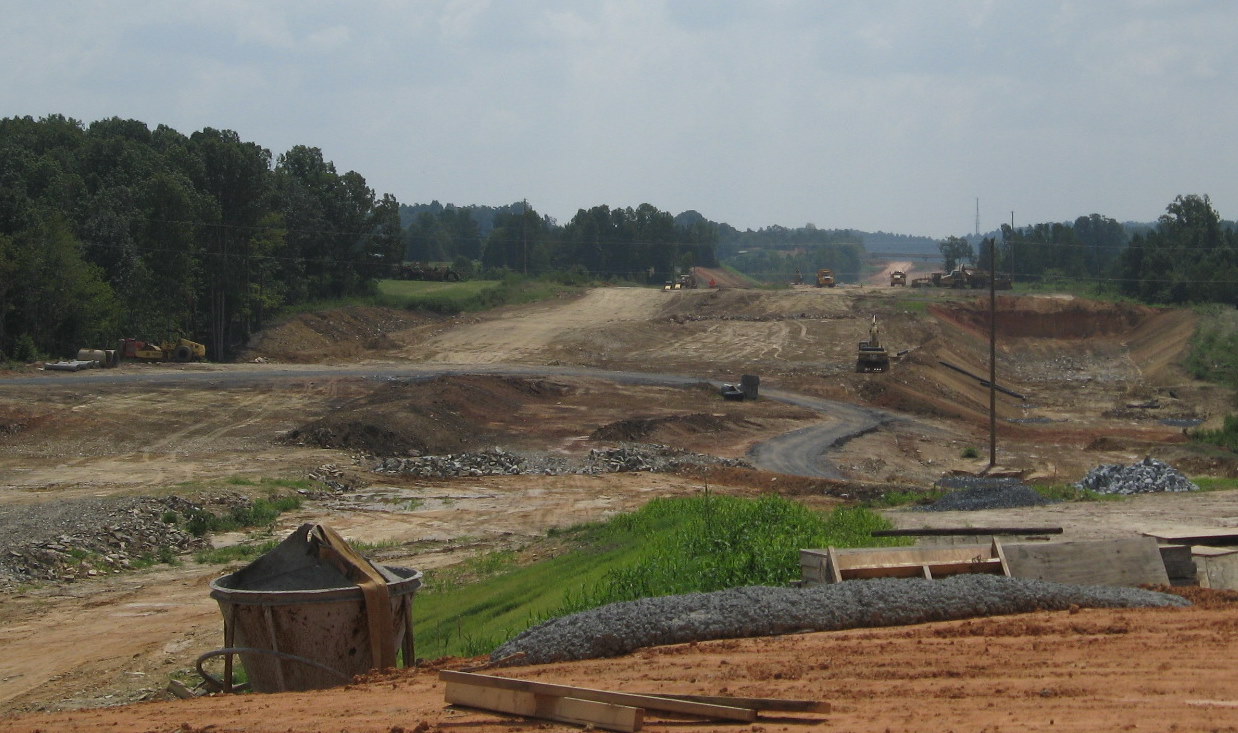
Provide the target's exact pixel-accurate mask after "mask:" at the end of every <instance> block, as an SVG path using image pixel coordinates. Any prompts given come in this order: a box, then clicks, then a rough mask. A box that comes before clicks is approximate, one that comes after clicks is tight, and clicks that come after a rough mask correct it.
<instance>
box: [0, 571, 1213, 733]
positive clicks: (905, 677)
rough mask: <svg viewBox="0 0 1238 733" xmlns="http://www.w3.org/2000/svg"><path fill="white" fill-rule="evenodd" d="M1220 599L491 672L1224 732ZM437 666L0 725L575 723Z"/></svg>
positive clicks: (650, 688) (829, 725) (882, 710)
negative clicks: (479, 707) (491, 708)
mask: <svg viewBox="0 0 1238 733" xmlns="http://www.w3.org/2000/svg"><path fill="white" fill-rule="evenodd" d="M1230 598H1231V600H1223V599H1218V600H1216V601H1214V602H1213V603H1214V607H1204V608H1200V607H1194V608H1188V609H1173V610H1145V611H1138V612H1135V611H1102V610H1082V611H1079V612H1077V613H1034V614H1025V615H1020V616H1013V617H1001V618H987V619H976V620H971V621H958V622H946V623H934V624H924V625H919V626H911V627H903V628H887V629H864V630H855V631H844V632H834V633H815V634H803V635H793V636H785V637H777V638H768V639H737V640H724V641H712V642H703V643H699V644H689V645H676V646H667V647H657V648H652V649H646V650H642V651H639V652H636V653H635V654H632V655H630V656H627V657H621V658H618V659H612V660H593V661H586V662H575V663H571V664H551V665H545V666H541V667H514V668H505V669H502V670H498V671H495V672H494V673H495V674H501V675H504V676H510V677H517V678H525V679H536V680H540V681H546V682H555V683H560V684H569V685H571V684H575V685H581V686H589V687H598V688H604V689H613V690H622V691H631V692H654V693H657V692H663V693H682V694H705V695H718V694H728V695H738V696H751V697H788V698H800V699H813V700H821V701H825V702H828V703H830V704H831V706H832V709H831V711H830V712H829V713H820V714H769V715H767V716H764V717H763V718H762V719H760V720H758V721H757V723H755V724H753V725H751V726H745V725H742V724H737V723H732V724H723V723H702V722H692V721H686V720H665V719H656V718H655V719H652V720H647V722H646V726H645V729H646V730H652V731H689V732H691V733H697V732H698V731H701V732H703V731H719V730H735V731H741V730H750V731H769V730H805V729H810V728H811V729H828V730H846V731H857V732H859V731H873V732H882V731H924V730H969V731H970V730H1002V731H1033V730H1035V731H1043V730H1054V731H1059V730H1060V731H1081V732H1084V731H1086V732H1091V731H1120V730H1166V731H1167V730H1175V731H1234V730H1238V707H1236V705H1235V700H1234V687H1233V680H1234V679H1238V635H1235V634H1234V633H1233V631H1234V626H1235V623H1236V622H1238V603H1236V602H1235V601H1234V600H1232V595H1231V596H1230ZM465 664H467V662H466V661H464V660H459V661H456V662H454V663H453V664H452V665H451V666H457V667H458V666H464V665H465ZM436 674H437V673H436V670H435V669H423V670H419V671H416V672H413V673H396V674H392V675H388V676H377V677H376V678H374V679H372V680H370V681H364V682H359V683H355V684H353V685H350V686H348V687H346V688H341V689H337V690H331V691H323V692H315V693H309V694H298V693H287V694H281V695H255V696H247V697H242V698H235V697H218V698H206V699H198V700H189V701H176V702H166V703H158V704H154V703H148V704H143V705H136V706H129V707H124V708H105V709H99V710H91V711H85V712H79V713H72V714H69V713H53V714H43V715H36V716H25V717H19V718H9V719H0V725H3V726H4V728H5V729H6V730H11V731H27V732H30V733H33V731H58V730H74V729H85V728H91V729H103V730H113V731H118V733H126V732H134V733H137V732H138V731H151V730H178V731H207V730H209V731H219V732H220V733H224V732H227V731H248V732H250V733H258V732H260V731H271V732H272V733H275V732H277V731H278V732H280V733H282V732H283V731H287V730H296V731H338V730H348V731H352V732H353V733H366V732H373V733H390V732H391V731H412V730H470V731H476V732H477V733H498V732H499V731H511V730H525V729H534V728H536V729H541V730H574V729H579V728H575V727H573V726H567V725H563V724H553V723H546V722H539V721H525V720H522V719H520V718H514V717H511V716H501V715H495V714H492V713H485V712H480V711H473V710H468V709H463V708H454V707H447V706H446V705H445V704H444V702H443V684H442V683H441V682H439V681H438V680H437V679H436ZM178 724H179V727H176V726H177V725H178Z"/></svg>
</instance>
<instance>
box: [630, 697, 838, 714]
mask: <svg viewBox="0 0 1238 733" xmlns="http://www.w3.org/2000/svg"><path fill="white" fill-rule="evenodd" d="M640 694H642V695H650V696H652V697H665V698H670V699H672V700H691V701H692V702H703V703H709V704H710V705H725V706H727V707H733V708H748V709H749V710H755V711H758V712H760V711H762V710H766V711H770V712H781V713H828V712H830V704H829V703H828V702H823V701H821V700H797V699H794V698H782V697H732V696H730V695H668V694H665V693H660V692H643V693H640Z"/></svg>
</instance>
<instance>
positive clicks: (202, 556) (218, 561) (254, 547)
mask: <svg viewBox="0 0 1238 733" xmlns="http://www.w3.org/2000/svg"><path fill="white" fill-rule="evenodd" d="M281 541H282V540H266V541H265V542H245V543H241V544H239V545H229V546H227V547H212V548H210V549H208V550H202V551H200V552H198V553H197V554H195V555H194V560H196V561H198V562H199V563H201V564H203V565H227V564H229V563H234V562H246V563H248V562H250V561H251V560H255V559H257V558H258V557H259V556H260V555H265V554H266V553H268V552H270V551H271V550H274V549H275V546H276V545H278V544H279V543H280V542H281Z"/></svg>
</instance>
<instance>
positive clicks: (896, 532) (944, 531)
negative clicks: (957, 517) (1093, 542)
mask: <svg viewBox="0 0 1238 733" xmlns="http://www.w3.org/2000/svg"><path fill="white" fill-rule="evenodd" d="M1061 533H1062V528H1061V527H919V528H914V527H911V528H905V529H876V530H873V531H872V536H873V537H954V536H967V537H971V536H981V537H989V536H992V535H999V534H1005V535H1028V534H1035V535H1040V534H1061Z"/></svg>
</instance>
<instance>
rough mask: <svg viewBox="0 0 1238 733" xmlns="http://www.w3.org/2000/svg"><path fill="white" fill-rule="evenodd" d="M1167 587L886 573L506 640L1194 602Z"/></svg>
mask: <svg viewBox="0 0 1238 733" xmlns="http://www.w3.org/2000/svg"><path fill="white" fill-rule="evenodd" d="M1186 605H1190V603H1189V602H1188V601H1186V600H1185V599H1183V598H1181V597H1179V596H1172V595H1167V594H1164V593H1155V592H1152V591H1146V590H1140V589H1137V588H1121V587H1113V586H1077V585H1064V584H1061V583H1049V582H1045V581H1041V580H1029V579H1026V578H1003V577H997V576H991V575H958V576H954V577H950V578H946V579H944V580H923V579H919V578H911V579H888V578H887V579H878V580H861V581H855V580H853V581H847V582H844V583H837V584H834V585H825V586H817V587H812V588H772V587H764V586H753V587H748V588H732V589H730V590H723V591H716V592H713V593H689V594H686V595H680V596H662V597H660V598H643V599H640V600H637V601H627V602H624V603H612V604H609V605H606V606H602V607H601V608H596V609H593V610H590V611H583V612H581V613H576V614H572V615H569V616H563V617H561V618H557V619H552V620H550V621H547V622H545V623H543V624H540V625H538V626H534V627H533V628H531V629H529V630H527V631H525V632H524V633H522V634H520V635H519V636H517V637H516V638H514V639H512V640H511V641H509V642H507V643H506V644H504V645H503V646H501V647H499V648H498V649H497V650H495V652H494V653H493V654H492V655H491V658H492V659H494V660H500V659H503V658H505V657H508V656H511V655H513V654H517V653H520V652H523V653H524V656H523V657H521V658H520V659H519V663H520V664H547V663H550V662H563V661H571V660H578V659H593V658H598V657H614V656H618V655H621V654H627V653H629V652H632V651H635V650H637V649H640V648H642V647H648V646H656V645H662V644H682V643H686V642H693V641H707V640H710V639H731V638H741V637H756V636H776V635H780V634H792V633H798V632H806V631H835V630H839V629H852V628H865V627H872V626H898V625H906V624H919V623H926V622H930V621H947V620H952V619H963V618H973V617H977V616H998V615H1005V614H1013V613H1022V612H1028V611H1040V610H1066V609H1070V608H1072V607H1078V608H1132V607H1160V606H1186Z"/></svg>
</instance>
